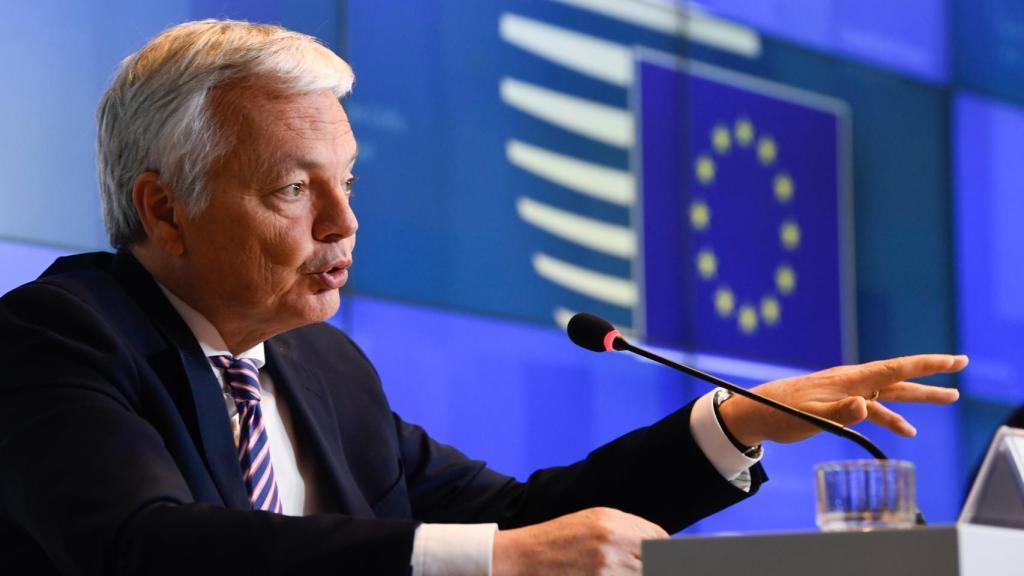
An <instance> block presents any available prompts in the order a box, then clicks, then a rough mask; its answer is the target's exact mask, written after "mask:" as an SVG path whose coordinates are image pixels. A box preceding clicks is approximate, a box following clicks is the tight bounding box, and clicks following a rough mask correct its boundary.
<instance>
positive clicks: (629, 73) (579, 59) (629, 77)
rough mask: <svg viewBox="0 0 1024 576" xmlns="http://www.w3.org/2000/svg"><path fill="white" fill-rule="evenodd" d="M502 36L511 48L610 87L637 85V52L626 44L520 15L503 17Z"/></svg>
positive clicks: (499, 27)
mask: <svg viewBox="0 0 1024 576" xmlns="http://www.w3.org/2000/svg"><path fill="white" fill-rule="evenodd" d="M498 33H499V34H500V35H501V37H502V39H504V40H505V41H506V42H508V43H509V44H512V45H513V46H518V47H519V48H522V49H523V50H525V51H527V52H530V53H531V54H534V55H536V56H539V57H541V58H543V59H545V60H548V61H550V62H554V63H556V64H559V65H561V66H564V67H566V68H568V69H570V70H573V71H575V72H579V73H580V74H584V75H586V76H590V77H591V78H597V79H598V80H602V81H604V82H608V83H609V84H614V85H615V86H620V87H622V88H628V87H629V86H631V85H632V84H633V51H632V50H630V49H629V48H627V47H626V46H624V45H622V44H616V43H614V42H609V41H608V40H604V39H602V38H597V37H595V36H589V35H587V34H581V33H579V32H575V31H573V30H569V29H566V28H562V27H559V26H552V25H551V24H547V23H544V22H539V21H537V20H532V19H530V18H524V17H523V16H519V15H516V14H502V15H501V20H500V21H499V22H498Z"/></svg>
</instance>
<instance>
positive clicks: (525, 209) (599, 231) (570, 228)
mask: <svg viewBox="0 0 1024 576" xmlns="http://www.w3.org/2000/svg"><path fill="white" fill-rule="evenodd" d="M516 212H518V213H519V217H520V218H522V219H523V220H524V221H526V222H527V223H529V224H533V225H534V226H536V227H537V228H540V229H541V230H543V231H545V232H547V233H549V234H551V235H553V236H558V237H559V238H561V239H563V240H566V241H569V242H572V243H573V244H578V245H580V246H583V247H584V248H589V249H590V250H594V251H595V252H600V253H602V254H607V255H609V256H615V257H617V258H625V259H627V260H629V259H632V258H633V257H634V256H636V234H635V233H634V232H633V229H632V228H629V227H627V226H619V225H617V224H609V223H608V222H605V221H603V220H596V219H594V218H588V217H586V216H581V215H579V214H576V213H574V212H569V211H567V210H562V209H561V208H555V207H554V206H550V205H548V204H544V203H543V202H538V201H536V200H534V199H533V198H528V197H525V196H523V197H520V198H518V199H517V200H516Z"/></svg>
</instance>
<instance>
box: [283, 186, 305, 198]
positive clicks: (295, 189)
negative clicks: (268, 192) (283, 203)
mask: <svg viewBox="0 0 1024 576" xmlns="http://www.w3.org/2000/svg"><path fill="white" fill-rule="evenodd" d="M305 191H306V185H305V184H304V183H302V182H293V183H291V184H289V185H287V186H285V187H284V188H281V189H280V190H278V191H277V193H278V194H280V195H281V196H284V197H285V198H288V199H290V200H294V199H297V198H299V197H301V196H302V194H303V193H304V192H305Z"/></svg>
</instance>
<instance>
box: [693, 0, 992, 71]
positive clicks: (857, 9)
mask: <svg viewBox="0 0 1024 576" xmlns="http://www.w3.org/2000/svg"><path fill="white" fill-rule="evenodd" d="M679 2H680V3H681V4H684V5H685V4H690V5H692V6H694V7H696V8H700V9H704V10H707V11H708V12H710V13H712V14H715V15H718V16H721V17H724V18H728V19H732V20H735V21H737V22H743V23H745V24H749V25H751V26H754V27H755V28H757V29H759V30H763V31H764V32H766V33H768V34H771V35H774V36H778V37H780V38H784V39H786V40H791V41H795V42H797V43H800V44H803V45H806V46H809V47H811V48H814V49H817V50H822V51H825V52H829V53H832V54H836V55H838V56H844V57H847V58H853V59H856V60H861V61H863V62H867V63H870V64H874V65H877V66H882V67H884V68H889V69H891V70H895V71H897V72H901V73H904V74H909V75H912V76H915V77H918V78H921V79H923V80H927V81H930V82H936V83H941V82H945V81H946V80H947V78H948V77H949V62H948V60H949V57H948V56H947V52H948V49H947V44H948V40H947V28H948V22H947V19H948V16H947V10H948V8H947V2H946V0H900V1H898V2H891V1H889V0H814V1H812V2H808V1H807V0H679ZM962 4H963V5H965V6H974V5H975V2H973V1H972V2H962Z"/></svg>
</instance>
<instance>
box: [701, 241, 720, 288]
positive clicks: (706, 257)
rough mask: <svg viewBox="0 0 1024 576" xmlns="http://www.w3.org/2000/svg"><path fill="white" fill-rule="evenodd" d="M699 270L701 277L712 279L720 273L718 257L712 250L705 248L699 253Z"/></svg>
mask: <svg viewBox="0 0 1024 576" xmlns="http://www.w3.org/2000/svg"><path fill="white" fill-rule="evenodd" d="M697 271H698V272H699V273H700V277H701V278H703V279H705V280H710V279H712V278H714V277H715V274H717V273H718V257H717V256H715V253H714V252H712V251H711V250H708V249H704V250H701V251H700V252H698V253H697Z"/></svg>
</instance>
